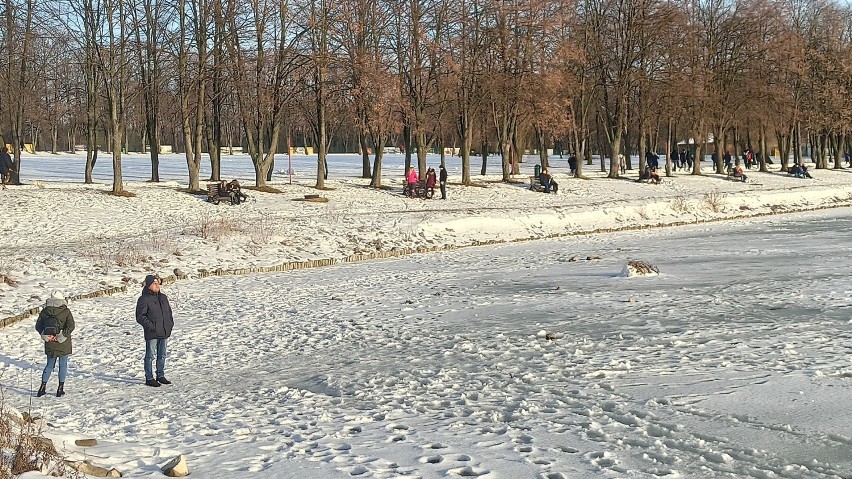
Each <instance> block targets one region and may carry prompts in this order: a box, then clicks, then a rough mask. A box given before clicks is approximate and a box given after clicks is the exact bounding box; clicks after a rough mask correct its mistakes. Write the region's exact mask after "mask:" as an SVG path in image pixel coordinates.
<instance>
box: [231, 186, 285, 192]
mask: <svg viewBox="0 0 852 479" xmlns="http://www.w3.org/2000/svg"><path fill="white" fill-rule="evenodd" d="M240 188H242V189H244V190H251V191H260V192H261V193H284V192H283V191H281V190H279V189H278V188H273V187H271V186H242V185H240Z"/></svg>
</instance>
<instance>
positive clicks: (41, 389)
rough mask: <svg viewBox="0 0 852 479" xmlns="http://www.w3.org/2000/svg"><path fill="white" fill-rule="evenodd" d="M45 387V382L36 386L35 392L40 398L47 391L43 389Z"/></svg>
mask: <svg viewBox="0 0 852 479" xmlns="http://www.w3.org/2000/svg"><path fill="white" fill-rule="evenodd" d="M45 389H47V383H41V387H40V388H38V392H37V393H36V397H39V398H40V397H42V396H44V395H45V394H47V391H45Z"/></svg>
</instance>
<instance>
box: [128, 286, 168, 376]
mask: <svg viewBox="0 0 852 479" xmlns="http://www.w3.org/2000/svg"><path fill="white" fill-rule="evenodd" d="M136 322H137V323H139V324H141V325H142V329H143V330H144V331H145V385H146V386H151V387H155V388H156V387H160V385H161V384H171V383H172V382H171V381H169V380H168V379H166V376H165V369H166V351H167V343H168V340H169V336H171V335H172V328H174V325H175V320H174V318H172V307H171V306H170V305H169V298H168V297H167V296H166V295H165V294H163V293H161V292H160V278H159V277H158V276H154V275H151V274H149V275H148V276H145V286H144V288H143V289H142V295H141V296H139V299H138V300H137V301H136ZM155 356H156V358H157V364H156V366H157V369H156V373H157V376H156V378H155V376H154V372H153V371H152V370H151V361H152V360H153V359H154V357H155Z"/></svg>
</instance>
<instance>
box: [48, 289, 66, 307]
mask: <svg viewBox="0 0 852 479" xmlns="http://www.w3.org/2000/svg"><path fill="white" fill-rule="evenodd" d="M59 306H68V302H67V301H65V295H63V294H62V293H60V292H59V291H54V292H52V293H50V297H49V298H47V301H45V302H44V307H45V308H49V307H59Z"/></svg>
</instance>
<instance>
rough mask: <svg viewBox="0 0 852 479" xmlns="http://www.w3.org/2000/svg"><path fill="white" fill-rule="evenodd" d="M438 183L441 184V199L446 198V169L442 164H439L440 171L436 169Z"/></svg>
mask: <svg viewBox="0 0 852 479" xmlns="http://www.w3.org/2000/svg"><path fill="white" fill-rule="evenodd" d="M438 183H439V184H440V185H441V199H442V200H445V199H447V169H446V168H444V165H441V169H440V171H438Z"/></svg>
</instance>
